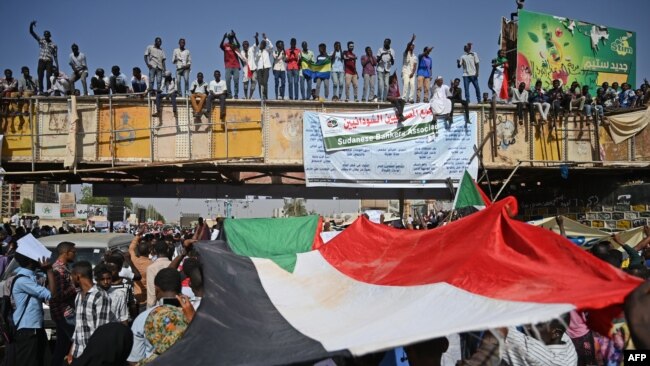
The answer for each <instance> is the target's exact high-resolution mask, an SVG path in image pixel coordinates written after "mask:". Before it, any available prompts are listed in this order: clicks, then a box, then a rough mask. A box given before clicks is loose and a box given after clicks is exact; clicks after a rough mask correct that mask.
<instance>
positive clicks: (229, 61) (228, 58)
mask: <svg viewBox="0 0 650 366" xmlns="http://www.w3.org/2000/svg"><path fill="white" fill-rule="evenodd" d="M221 49H222V50H223V62H224V64H225V65H226V69H240V68H241V66H239V57H238V56H237V54H236V53H235V52H236V51H238V50H239V44H237V43H235V44H230V43H224V44H223V47H221Z"/></svg>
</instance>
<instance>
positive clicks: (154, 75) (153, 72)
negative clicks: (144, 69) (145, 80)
mask: <svg viewBox="0 0 650 366" xmlns="http://www.w3.org/2000/svg"><path fill="white" fill-rule="evenodd" d="M162 77H163V71H162V70H161V69H155V68H152V69H149V91H152V90H154V89H153V82H154V79H155V81H156V86H157V89H156V90H160V87H161V86H162Z"/></svg>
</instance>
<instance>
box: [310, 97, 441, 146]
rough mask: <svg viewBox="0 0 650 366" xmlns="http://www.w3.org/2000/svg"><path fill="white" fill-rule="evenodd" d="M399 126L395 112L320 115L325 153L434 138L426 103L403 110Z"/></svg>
mask: <svg viewBox="0 0 650 366" xmlns="http://www.w3.org/2000/svg"><path fill="white" fill-rule="evenodd" d="M403 114H404V118H406V119H405V120H404V121H403V122H401V123H399V121H398V118H397V115H396V114H395V108H388V109H381V110H378V111H369V112H345V113H319V114H318V119H319V121H320V127H321V131H322V133H323V142H324V145H325V150H326V151H327V152H331V151H336V150H345V149H350V148H354V147H360V146H365V145H375V144H385V143H391V142H397V141H406V140H413V139H416V138H418V137H423V136H428V135H432V134H434V126H433V124H432V123H431V122H432V121H433V112H431V107H430V106H429V104H428V103H418V104H409V105H407V106H405V107H404V113H403Z"/></svg>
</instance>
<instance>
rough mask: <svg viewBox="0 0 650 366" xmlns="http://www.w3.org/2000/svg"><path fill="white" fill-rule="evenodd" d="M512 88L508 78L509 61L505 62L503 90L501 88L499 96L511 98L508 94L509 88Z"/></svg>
mask: <svg viewBox="0 0 650 366" xmlns="http://www.w3.org/2000/svg"><path fill="white" fill-rule="evenodd" d="M509 88H510V80H509V79H508V63H507V62H506V63H505V64H503V83H502V84H501V90H499V98H501V99H506V100H508V99H510V97H509V95H508V89H509Z"/></svg>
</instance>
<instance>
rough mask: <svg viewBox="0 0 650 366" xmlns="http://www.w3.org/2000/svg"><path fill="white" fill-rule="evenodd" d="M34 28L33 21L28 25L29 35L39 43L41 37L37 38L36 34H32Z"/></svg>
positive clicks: (34, 23) (34, 22)
mask: <svg viewBox="0 0 650 366" xmlns="http://www.w3.org/2000/svg"><path fill="white" fill-rule="evenodd" d="M35 26H36V21H35V20H33V21H32V22H31V23H29V34H31V35H32V37H34V39H35V40H36V42H40V41H41V37H39V36H38V34H36V32H34V27H35Z"/></svg>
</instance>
